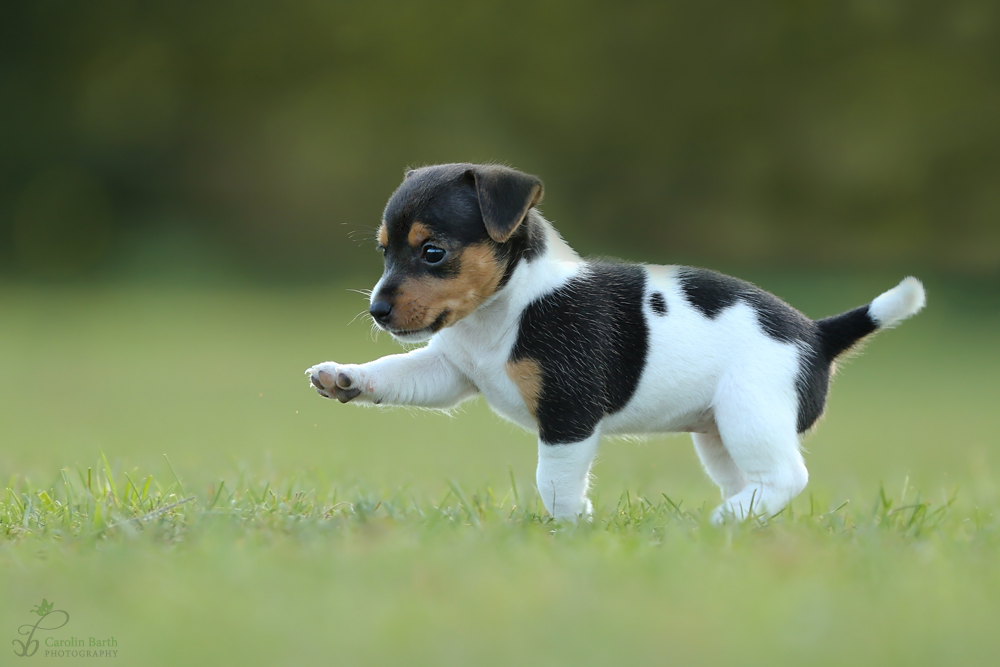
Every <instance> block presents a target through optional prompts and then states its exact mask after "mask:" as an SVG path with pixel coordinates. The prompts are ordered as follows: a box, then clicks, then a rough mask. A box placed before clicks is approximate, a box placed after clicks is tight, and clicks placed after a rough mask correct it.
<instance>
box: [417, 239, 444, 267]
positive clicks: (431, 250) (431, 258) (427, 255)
mask: <svg viewBox="0 0 1000 667" xmlns="http://www.w3.org/2000/svg"><path fill="white" fill-rule="evenodd" d="M446 254H448V253H447V251H445V250H444V249H443V248H439V247H437V246H436V245H431V244H430V243H428V244H426V245H425V246H424V248H423V250H422V251H421V252H420V259H422V260H424V261H425V262H427V263H428V264H437V263H438V262H440V261H441V260H442V259H444V256H445V255H446Z"/></svg>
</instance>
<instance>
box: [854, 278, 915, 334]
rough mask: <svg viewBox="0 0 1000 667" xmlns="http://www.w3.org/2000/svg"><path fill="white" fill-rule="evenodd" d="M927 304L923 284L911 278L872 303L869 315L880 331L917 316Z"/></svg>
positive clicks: (905, 279) (869, 307)
mask: <svg viewBox="0 0 1000 667" xmlns="http://www.w3.org/2000/svg"><path fill="white" fill-rule="evenodd" d="M926 303H927V295H926V294H925V293H924V285H923V283H921V282H920V281H919V280H917V279H916V278H914V277H913V276H909V277H907V278H903V281H902V282H901V283H899V284H898V285H896V286H895V287H893V288H892V289H891V290H889V291H888V292H886V293H885V294H882V295H881V296H879V297H877V298H876V299H875V300H874V301H872V302H871V305H869V306H868V314H869V315H870V316H871V318H872V319H873V320H875V323H876V324H878V326H879V328H880V329H885V328H887V327H892V326H895V325H897V324H899V323H900V322H902V321H903V320H905V319H906V318H907V317H910V316H912V315H916V314H917V313H919V312H920V309H921V308H923V307H924V304H926Z"/></svg>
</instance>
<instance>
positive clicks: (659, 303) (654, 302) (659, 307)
mask: <svg viewBox="0 0 1000 667" xmlns="http://www.w3.org/2000/svg"><path fill="white" fill-rule="evenodd" d="M649 307H650V308H652V309H653V312H654V313H656V314H657V315H666V314H667V300H666V299H664V298H663V292H653V293H652V294H650V295H649Z"/></svg>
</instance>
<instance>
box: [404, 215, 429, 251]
mask: <svg viewBox="0 0 1000 667" xmlns="http://www.w3.org/2000/svg"><path fill="white" fill-rule="evenodd" d="M430 237H431V230H429V229H427V225H425V224H424V223H422V222H420V221H416V222H414V223H413V224H412V225H410V233H409V235H407V237H406V240H407V241H408V242H409V244H410V245H411V246H413V247H414V248H419V247H420V246H422V245H423V244H424V242H425V241H426V240H427V239H429V238H430Z"/></svg>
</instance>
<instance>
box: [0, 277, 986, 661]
mask: <svg viewBox="0 0 1000 667" xmlns="http://www.w3.org/2000/svg"><path fill="white" fill-rule="evenodd" d="M761 282H762V283H763V284H764V285H765V286H767V287H770V288H772V289H776V290H777V291H778V292H779V293H781V294H783V295H784V296H786V297H788V298H789V299H790V300H791V301H792V302H793V303H795V304H796V305H799V306H801V307H803V308H804V310H806V312H807V313H808V314H810V315H813V316H820V315H825V314H829V313H832V312H836V311H838V310H842V309H844V308H847V307H850V306H853V305H856V303H860V302H862V301H864V300H866V299H867V298H870V297H871V296H872V295H874V294H876V293H878V291H879V290H880V289H881V288H883V287H885V286H888V285H891V284H894V281H893V280H891V279H890V280H888V281H886V280H885V279H883V278H881V277H878V276H874V277H872V276H868V277H865V276H862V277H855V278H845V277H842V276H841V277H823V276H805V277H801V276H799V277H795V280H789V279H788V278H787V277H785V278H782V277H777V278H775V279H773V281H772V282H770V283H769V282H767V280H762V281H761ZM883 283H885V284H883ZM928 286H929V288H930V294H931V308H930V309H929V310H928V312H927V313H924V314H922V315H921V316H920V317H919V318H917V319H915V320H914V321H913V322H908V323H906V324H905V325H904V326H902V327H901V328H900V329H899V330H898V331H893V332H888V333H884V334H881V335H880V336H879V337H878V339H877V340H876V341H875V342H874V343H873V344H872V345H871V346H870V349H869V350H868V352H867V353H866V354H865V355H864V357H863V358H862V359H860V360H857V361H856V362H852V363H850V364H848V366H847V368H846V369H845V370H844V372H843V373H842V374H841V376H840V377H839V378H838V380H837V382H836V385H835V388H834V392H833V397H832V400H831V404H830V407H829V416H828V417H827V419H826V420H825V422H824V423H823V424H821V426H820V429H819V431H818V432H817V433H816V434H814V435H813V436H812V437H811V438H810V439H809V440H808V442H807V448H808V450H809V454H808V456H807V460H808V462H809V465H810V470H811V472H812V475H813V476H812V481H811V483H810V487H809V488H808V489H807V491H806V493H804V494H803V495H802V496H800V497H799V498H798V499H797V500H796V501H795V503H793V505H792V507H791V511H788V512H785V513H783V514H782V515H779V516H778V517H775V518H772V519H769V520H763V519H761V520H757V521H751V522H748V523H746V524H743V525H736V526H726V527H724V528H721V529H716V528H713V527H711V526H709V525H707V523H706V520H705V517H706V516H707V514H708V512H709V511H710V510H711V508H712V507H713V506H714V503H715V502H717V498H716V491H715V490H714V489H713V488H712V486H711V485H710V483H708V482H707V481H706V480H705V478H704V475H703V474H702V473H701V472H700V471H699V470H698V467H697V462H696V460H695V458H694V455H693V453H692V452H691V448H690V445H689V443H688V442H687V441H686V440H684V439H681V438H655V439H652V440H650V441H647V442H645V443H640V444H636V443H632V442H610V443H607V444H606V445H605V447H604V449H603V452H602V455H601V460H600V461H599V463H598V465H597V467H596V471H595V472H596V480H595V490H594V492H595V495H594V498H595V506H596V516H595V518H594V521H593V522H592V523H587V524H582V525H580V526H577V527H573V526H566V525H559V524H554V523H552V522H551V521H550V520H548V518H547V517H545V516H544V513H543V512H542V511H541V506H540V503H539V502H538V500H537V497H536V494H535V493H534V489H533V485H532V482H531V480H532V477H533V475H532V471H533V465H534V444H533V442H532V439H531V437H530V435H528V434H524V433H522V432H520V431H518V430H515V429H513V428H512V427H510V426H508V425H505V424H504V423H502V422H500V421H499V420H497V419H496V418H495V417H493V416H491V415H490V414H489V413H488V411H487V410H486V408H485V407H484V406H483V405H481V404H478V403H474V404H471V405H470V406H468V407H467V408H466V409H464V410H463V411H462V412H461V413H460V414H458V415H457V416H456V418H454V419H449V418H447V417H443V416H441V415H438V414H433V413H425V412H413V411H405V410H396V411H377V410H364V409H358V408H354V407H353V406H340V405H335V404H331V403H330V402H326V401H322V400H320V399H318V398H316V397H315V396H314V395H312V394H311V393H310V392H309V390H308V388H307V387H306V386H305V380H304V379H303V378H302V377H301V376H300V373H301V371H302V370H303V369H304V368H305V367H307V366H309V365H311V364H312V363H315V362H316V361H319V360H323V359H327V358H335V359H338V360H344V361H356V360H357V361H361V360H365V359H369V358H372V357H374V356H377V355H380V354H384V353H386V352H389V351H395V348H394V347H393V346H392V345H391V344H390V343H389V342H388V341H386V340H379V341H377V342H372V341H371V340H370V338H369V336H368V334H367V331H366V329H365V328H364V325H361V324H356V325H352V326H350V327H345V326H344V323H346V322H347V321H349V320H350V318H351V317H352V316H353V314H354V312H353V311H354V310H358V309H360V302H358V303H355V302H354V301H352V298H351V297H340V296H338V294H339V293H341V291H340V290H331V289H326V290H320V289H303V288H299V289H285V290H259V289H258V290H250V289H222V288H217V289H212V290H196V289H184V288H163V287H152V286H147V287H138V286H128V287H104V288H87V289H84V288H80V289H72V290H71V289H62V288H39V287H14V286H7V287H6V288H3V289H0V313H3V318H2V319H0V364H2V365H0V367H2V368H3V370H4V372H3V374H2V376H0V406H3V417H2V419H0V476H2V477H0V478H2V479H4V480H7V482H6V485H5V489H4V490H3V493H2V496H0V591H2V596H0V633H2V632H7V633H8V635H9V638H10V639H15V638H17V637H18V635H17V634H16V632H17V628H18V627H19V626H21V625H23V624H25V623H31V622H33V620H34V618H37V617H34V616H33V615H32V614H29V613H28V612H29V610H30V609H32V607H33V606H35V605H37V604H38V603H39V601H40V600H42V599H43V598H45V599H47V600H49V601H53V602H54V603H55V608H56V609H63V610H66V611H67V612H68V613H69V614H70V616H71V623H70V624H68V625H67V627H66V628H65V629H64V630H62V631H55V632H52V633H49V634H50V635H51V636H57V635H58V636H62V637H69V636H76V637H81V638H84V640H88V639H89V637H95V638H107V637H114V638H115V640H116V642H117V650H118V651H119V654H118V657H117V658H116V664H129V665H131V664H135V665H160V664H162V665H173V664H182V663H183V664H189V663H190V664H213V663H218V664H255V665H256V664H260V665H300V664H306V663H336V664H352V665H353V664H434V665H439V664H445V665H446V664H455V665H466V664H472V663H478V664H512V663H526V664H600V663H624V662H638V663H654V664H663V663H670V664H684V665H689V664H690V665H701V664H704V665H713V664H721V663H728V664H764V663H767V664H776V663H777V664H804V663H808V664H820V665H825V664H830V665H835V664H836V665H840V664H846V663H856V664H907V665H914V664H963V665H974V664H984V665H985V664H992V663H993V662H994V661H995V655H996V650H997V644H996V639H995V629H994V625H995V619H996V618H998V617H1000V565H998V557H997V556H998V553H1000V551H998V548H1000V519H998V517H1000V512H998V505H1000V498H998V495H997V493H996V489H997V480H998V475H997V472H996V468H995V467H994V462H995V457H996V455H997V453H998V443H1000V425H998V423H997V419H996V417H995V416H993V410H995V405H996V399H997V391H996V388H995V387H996V384H995V380H994V378H995V377H996V374H997V371H1000V354H998V352H997V351H996V350H995V340H996V331H997V324H998V322H997V318H996V315H995V312H994V311H993V310H992V308H991V307H985V306H984V307H979V308H977V307H969V306H970V302H973V303H975V302H974V299H973V297H971V296H970V295H969V292H968V290H966V289H965V288H964V287H963V286H961V285H957V284H955V283H947V282H942V283H939V284H934V283H933V282H932V283H930V284H929V285H928ZM800 293H801V294H800ZM808 295H813V296H812V297H808ZM807 298H808V299H811V300H805V301H804V299H807ZM949 304H953V305H952V307H949ZM987 305H989V304H987ZM960 306H961V307H960ZM883 482H884V483H883ZM5 628H6V630H5ZM71 628H72V632H70V629H71ZM60 633H66V634H60ZM41 636H42V635H41V634H40V635H39V638H41ZM2 650H10V649H0V651H2ZM43 650H45V649H44V647H43ZM36 657H42V659H44V656H42V654H39V656H36ZM5 664H6V663H5Z"/></svg>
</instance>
